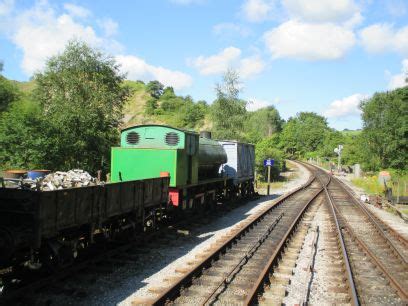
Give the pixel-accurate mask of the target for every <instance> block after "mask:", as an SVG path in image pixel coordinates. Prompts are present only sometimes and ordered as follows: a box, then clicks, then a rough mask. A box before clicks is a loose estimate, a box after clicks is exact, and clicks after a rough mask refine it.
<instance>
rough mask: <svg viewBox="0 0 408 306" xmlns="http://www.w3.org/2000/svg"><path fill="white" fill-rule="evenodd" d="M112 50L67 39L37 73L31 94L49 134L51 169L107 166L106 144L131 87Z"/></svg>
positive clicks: (110, 140)
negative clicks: (110, 51) (35, 85)
mask: <svg viewBox="0 0 408 306" xmlns="http://www.w3.org/2000/svg"><path fill="white" fill-rule="evenodd" d="M124 77H125V76H124V75H122V74H120V73H119V66H118V65H117V64H116V63H115V61H114V59H113V58H112V57H111V56H107V55H105V54H103V53H101V52H100V51H98V50H96V49H92V48H90V47H89V46H87V45H86V44H85V43H83V42H79V41H70V42H69V43H68V45H67V46H66V49H65V51H64V52H63V53H62V54H59V55H57V56H54V57H52V58H50V59H49V60H48V62H47V64H46V68H45V70H44V71H43V72H42V73H38V74H36V75H35V81H36V83H37V88H36V90H35V96H36V98H37V99H38V101H39V102H40V104H41V106H42V109H43V115H44V116H45V118H44V119H45V120H46V121H47V124H49V126H50V127H51V128H50V130H51V131H53V134H51V135H48V137H49V138H50V139H51V140H52V142H53V152H50V154H48V155H47V156H48V158H50V159H51V161H52V163H51V165H50V167H52V168H53V169H65V170H66V169H70V168H74V167H81V168H84V169H86V170H88V171H92V172H95V171H96V170H98V169H101V168H105V169H106V168H107V167H108V162H109V159H110V148H111V146H112V145H115V144H117V142H118V127H119V125H120V122H121V119H122V108H123V104H124V102H125V101H126V100H127V98H128V97H129V95H130V90H129V88H128V87H127V86H125V85H124V84H123V80H124Z"/></svg>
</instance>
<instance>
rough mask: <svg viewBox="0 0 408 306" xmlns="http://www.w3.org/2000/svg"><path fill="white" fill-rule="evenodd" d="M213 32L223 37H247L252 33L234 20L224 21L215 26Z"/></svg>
mask: <svg viewBox="0 0 408 306" xmlns="http://www.w3.org/2000/svg"><path fill="white" fill-rule="evenodd" d="M213 33H214V34H215V35H216V36H218V37H223V38H231V37H234V36H237V35H238V36H240V37H247V36H248V35H249V34H250V30H249V29H248V28H246V27H243V26H240V25H238V24H235V23H232V22H224V23H219V24H216V25H215V26H213Z"/></svg>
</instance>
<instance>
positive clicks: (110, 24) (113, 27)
mask: <svg viewBox="0 0 408 306" xmlns="http://www.w3.org/2000/svg"><path fill="white" fill-rule="evenodd" d="M98 24H99V26H100V27H101V28H102V29H103V31H104V32H105V35H106V36H107V37H110V36H114V35H115V34H117V32H118V27H119V25H118V23H117V22H115V21H113V20H112V19H110V18H107V19H103V20H99V21H98Z"/></svg>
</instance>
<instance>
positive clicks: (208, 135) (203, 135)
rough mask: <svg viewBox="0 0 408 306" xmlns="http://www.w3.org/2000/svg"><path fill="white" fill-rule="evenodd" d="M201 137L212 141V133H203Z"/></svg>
mask: <svg viewBox="0 0 408 306" xmlns="http://www.w3.org/2000/svg"><path fill="white" fill-rule="evenodd" d="M200 137H203V138H207V139H211V132H210V131H201V132H200Z"/></svg>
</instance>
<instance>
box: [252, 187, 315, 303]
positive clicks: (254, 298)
mask: <svg viewBox="0 0 408 306" xmlns="http://www.w3.org/2000/svg"><path fill="white" fill-rule="evenodd" d="M322 192H323V188H321V189H319V190H318V191H317V192H316V193H315V194H314V195H313V196H312V198H311V199H310V200H309V201H307V203H306V204H305V206H304V207H303V208H302V210H301V211H300V212H299V214H298V215H297V216H296V218H295V220H294V221H293V222H292V224H291V225H290V226H289V229H288V230H287V231H286V233H285V235H284V236H283V239H282V240H281V241H280V243H279V245H278V246H277V248H276V250H275V252H274V253H273V254H272V256H271V257H270V259H269V261H268V263H267V264H266V265H265V267H264V269H263V271H262V272H261V274H260V276H259V277H258V279H257V280H256V282H255V283H254V286H252V289H251V291H250V292H249V294H248V295H247V297H246V300H245V302H244V305H253V304H256V301H257V294H258V292H259V291H260V290H261V288H262V284H263V283H264V280H265V279H266V278H267V275H268V273H269V271H270V270H271V268H272V267H273V265H274V264H275V263H276V261H277V259H278V255H279V254H280V253H281V252H282V250H283V248H284V246H285V245H286V243H287V240H288V238H289V237H290V235H291V234H292V233H293V231H294V229H295V227H296V225H297V224H298V223H299V222H300V220H301V217H302V216H303V214H304V213H305V211H306V210H307V208H308V207H309V204H310V203H312V202H313V201H314V200H315V199H316V198H317V197H318V195H319V194H321V193H322Z"/></svg>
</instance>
